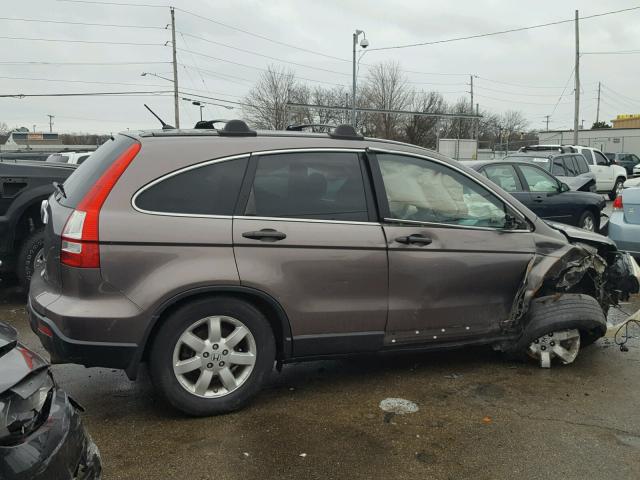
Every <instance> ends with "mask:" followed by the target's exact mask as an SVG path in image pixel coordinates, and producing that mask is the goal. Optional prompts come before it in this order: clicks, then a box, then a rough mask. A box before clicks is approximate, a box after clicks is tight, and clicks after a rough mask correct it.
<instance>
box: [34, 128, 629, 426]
mask: <svg viewBox="0 0 640 480" xmlns="http://www.w3.org/2000/svg"><path fill="white" fill-rule="evenodd" d="M57 190H58V191H57V192H56V193H55V194H54V195H52V196H51V198H50V199H49V200H48V201H47V202H45V204H43V217H44V218H43V219H44V221H45V222H46V236H45V252H44V255H45V262H44V267H43V269H42V270H41V271H38V272H36V273H35V274H34V275H33V279H32V282H31V289H30V294H29V311H30V317H31V325H32V328H33V330H34V331H35V332H36V333H37V334H38V335H39V337H40V339H41V341H42V343H43V344H44V346H45V347H46V348H47V350H48V351H49V352H50V354H51V357H52V361H53V362H74V363H79V364H83V365H86V366H106V367H112V368H121V369H124V370H126V372H127V374H128V375H129V377H130V378H132V379H134V378H135V377H136V375H137V371H138V367H139V365H140V363H141V362H147V363H148V365H149V369H150V373H151V378H152V381H153V383H154V384H155V386H156V387H157V388H158V389H159V390H160V391H161V392H162V393H163V394H164V396H165V397H166V398H167V399H168V401H169V402H170V403H171V404H172V405H174V406H175V407H177V408H179V409H181V410H183V411H185V412H188V413H190V414H194V415H208V414H213V413H221V412H227V411H231V410H233V409H236V408H238V407H240V406H242V405H243V404H244V403H246V402H247V401H248V399H249V398H250V397H251V396H252V395H253V394H255V393H256V392H257V391H258V389H259V388H260V386H261V385H262V384H263V382H264V380H265V379H266V378H267V376H268V375H269V373H270V372H271V371H272V369H273V366H274V364H277V365H278V367H280V366H281V365H282V363H286V362H292V361H298V360H303V359H311V358H321V357H328V356H335V355H344V354H352V353H362V352H379V351H396V350H404V349H432V348H443V347H457V346H464V345H470V344H486V345H491V346H493V347H494V348H496V349H499V350H502V351H509V352H512V353H528V354H529V355H530V356H532V357H534V358H535V359H537V360H538V361H539V362H540V364H541V365H542V366H545V367H548V366H549V365H550V364H551V363H552V362H558V363H570V362H572V361H573V360H574V358H575V357H576V355H577V353H578V349H579V348H580V345H583V346H584V345H585V344H587V343H590V342H593V341H594V340H595V339H596V338H598V337H600V336H602V335H603V333H604V331H605V328H606V321H605V312H606V311H607V309H608V308H609V306H610V305H612V304H615V303H617V302H618V300H619V299H621V298H625V297H626V296H628V294H629V293H633V292H636V291H637V290H638V279H637V275H638V272H637V265H636V264H635V262H634V261H633V260H632V259H631V258H630V257H629V256H628V255H626V254H623V253H621V252H618V251H617V250H616V247H615V245H614V244H613V243H612V242H611V241H610V240H608V239H607V238H605V237H602V236H599V235H596V234H593V233H590V232H586V231H582V230H578V229H574V228H571V227H566V226H562V225H550V224H547V223H545V222H543V221H541V220H540V219H538V218H536V216H535V215H534V214H533V213H532V212H531V211H529V210H527V208H525V207H524V206H523V205H522V204H520V203H519V202H518V201H517V200H515V199H514V198H513V197H511V196H510V195H509V194H507V193H506V192H504V191H503V190H501V189H500V188H498V187H497V186H496V185H495V184H493V183H491V182H490V181H488V180H487V179H485V178H483V177H482V176H480V175H479V174H477V173H476V172H474V171H472V170H470V169H467V168H466V167H464V166H462V165H461V164H459V163H457V162H455V161H452V160H449V159H447V158H444V157H442V156H441V155H439V154H437V153H434V152H432V151H429V150H425V149H422V148H419V147H415V146H411V145H406V144H401V143H396V142H390V141H382V140H376V139H365V138H362V137H361V136H358V135H356V133H355V131H354V130H353V129H352V128H351V127H348V126H341V127H338V128H336V129H335V130H334V131H333V133H330V134H308V133H300V132H295V133H292V132H261V133H256V132H255V131H252V130H250V129H249V128H248V127H247V126H246V124H244V123H243V122H241V121H231V122H229V123H227V125H226V126H225V128H224V129H222V130H213V129H212V130H163V131H146V132H138V133H131V132H127V133H123V134H120V135H116V136H115V137H114V138H112V139H111V140H110V141H108V142H106V144H104V145H103V146H102V147H100V148H99V149H98V150H97V151H96V152H95V153H94V154H93V155H92V156H91V157H90V158H89V159H88V160H87V161H86V162H85V163H83V164H82V165H81V166H80V167H79V168H78V169H77V170H76V171H75V172H74V173H73V175H71V176H70V177H69V179H68V180H67V181H66V182H65V183H64V185H63V187H62V188H58V189H57Z"/></svg>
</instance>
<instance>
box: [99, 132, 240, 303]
mask: <svg viewBox="0 0 640 480" xmlns="http://www.w3.org/2000/svg"><path fill="white" fill-rule="evenodd" d="M225 153H227V154H229V155H230V154H231V153H228V152H225V149H224V146H221V147H220V149H219V150H217V151H214V150H213V149H212V148H211V142H210V141H206V140H205V141H201V140H200V139H194V138H191V139H188V143H187V144H185V143H184V140H182V139H176V138H171V139H166V138H161V139H152V140H151V141H144V139H143V146H142V149H141V151H140V153H139V154H138V156H137V157H136V158H135V159H134V161H133V162H132V163H131V165H130V166H129V167H128V169H127V170H126V171H125V173H124V174H123V176H122V177H121V179H120V180H119V181H118V183H117V184H116V185H115V187H114V188H113V190H112V191H111V194H110V195H109V197H108V199H107V201H106V202H105V205H104V206H103V208H102V211H101V213H100V227H99V228H100V242H101V246H100V258H101V272H102V276H103V277H104V279H105V280H106V281H107V282H109V283H110V284H112V285H113V286H115V287H116V288H118V289H120V290H121V291H122V293H124V294H125V295H126V296H127V297H128V298H129V299H130V300H131V301H132V302H134V303H135V304H136V305H138V306H139V307H140V308H141V309H142V310H143V311H145V312H147V314H149V315H151V314H152V313H153V312H154V311H155V309H156V308H157V307H159V306H160V304H161V303H163V302H164V301H165V300H167V299H169V298H171V297H173V296H175V295H178V294H180V293H183V292H185V291H187V290H189V289H192V288H196V287H201V286H207V285H237V284H239V278H238V271H237V268H236V264H235V260H234V256H233V248H232V244H231V242H232V235H231V233H232V230H231V228H232V219H231V217H228V218H194V217H180V216H172V215H155V214H148V213H141V212H139V211H137V210H135V209H134V208H133V207H132V204H131V200H132V197H133V195H134V194H135V193H136V192H137V191H138V190H139V189H140V188H141V187H142V186H144V185H146V184H147V183H149V182H151V181H153V180H155V179H156V178H158V177H161V176H163V175H165V174H167V173H169V172H171V171H174V170H177V169H180V168H183V167H185V166H188V165H192V164H194V163H198V162H200V161H206V160H210V159H212V158H216V157H221V156H226V155H225ZM233 153H235V152H233Z"/></svg>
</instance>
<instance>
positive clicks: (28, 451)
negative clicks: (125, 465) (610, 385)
mask: <svg viewBox="0 0 640 480" xmlns="http://www.w3.org/2000/svg"><path fill="white" fill-rule="evenodd" d="M80 411H81V407H80V406H79V405H78V404H77V403H76V402H74V401H73V400H72V399H71V398H70V397H69V396H68V395H67V394H66V393H65V392H64V391H63V390H61V389H59V388H57V386H56V384H55V382H54V380H53V376H52V375H51V372H50V371H49V364H48V362H47V361H46V360H45V359H44V358H42V357H41V356H40V355H38V354H37V353H35V352H33V351H31V350H29V349H28V348H26V347H25V346H24V345H22V344H20V343H19V342H18V335H17V332H16V331H15V329H13V328H12V327H10V326H8V325H6V324H3V323H2V322H0V479H3V480H4V479H11V480H23V479H24V480H27V479H28V480H45V479H56V480H72V479H73V480H76V479H78V480H97V479H99V478H101V472H102V467H101V461H100V454H99V452H98V448H97V447H96V445H95V444H94V443H93V441H92V440H91V437H89V435H88V434H87V432H86V431H85V429H84V427H83V426H82V421H81V418H80Z"/></svg>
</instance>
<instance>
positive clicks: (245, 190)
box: [233, 147, 380, 226]
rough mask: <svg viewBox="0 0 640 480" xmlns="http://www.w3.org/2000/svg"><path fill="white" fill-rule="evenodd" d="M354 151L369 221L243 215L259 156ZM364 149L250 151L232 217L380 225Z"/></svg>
mask: <svg viewBox="0 0 640 480" xmlns="http://www.w3.org/2000/svg"><path fill="white" fill-rule="evenodd" d="M323 152H326V153H354V154H356V155H357V156H358V164H359V166H360V172H361V174H362V183H363V185H364V193H365V202H366V206H367V217H368V218H369V221H367V222H362V221H356V220H323V219H318V218H300V217H262V216H258V215H245V211H246V208H247V203H248V202H249V196H250V194H251V188H252V186H253V180H254V178H255V174H256V170H257V169H258V161H259V159H260V158H261V157H265V156H268V155H282V154H290V153H323ZM364 153H365V150H364V149H362V148H340V147H324V148H323V147H320V148H287V149H277V150H261V151H256V152H252V153H251V158H250V159H249V166H248V167H247V171H246V173H245V178H244V180H243V183H242V187H241V188H240V195H239V197H238V202H237V203H236V208H235V210H234V216H233V218H238V219H251V220H268V221H272V220H275V221H279V222H308V223H338V224H347V225H378V226H379V225H380V222H378V221H377V218H378V215H377V212H376V206H375V203H374V197H375V195H374V190H373V188H372V186H371V179H370V175H371V173H370V171H369V169H368V168H367V165H366V162H365V158H364Z"/></svg>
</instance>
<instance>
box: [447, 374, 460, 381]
mask: <svg viewBox="0 0 640 480" xmlns="http://www.w3.org/2000/svg"><path fill="white" fill-rule="evenodd" d="M460 377H462V375H461V374H459V373H452V374H451V375H445V376H444V378H451V379H453V380H455V379H456V378H460Z"/></svg>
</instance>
